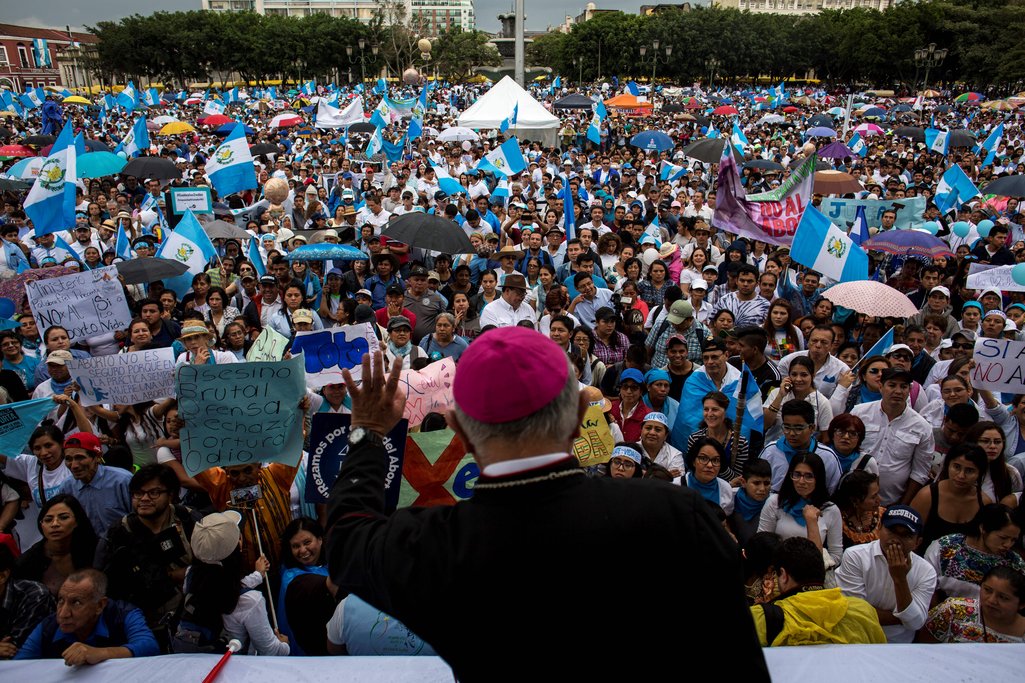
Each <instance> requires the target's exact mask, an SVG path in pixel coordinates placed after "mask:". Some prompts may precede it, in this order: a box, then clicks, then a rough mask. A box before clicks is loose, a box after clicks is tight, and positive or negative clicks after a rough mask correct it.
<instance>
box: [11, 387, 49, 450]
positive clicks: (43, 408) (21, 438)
mask: <svg viewBox="0 0 1025 683" xmlns="http://www.w3.org/2000/svg"><path fill="white" fill-rule="evenodd" d="M55 405H56V404H55V403H54V402H53V399H52V398H35V399H32V400H31V401H21V402H19V403H8V404H7V405H4V406H0V453H3V454H4V455H17V454H18V453H21V452H22V450H24V448H25V446H26V444H28V439H29V437H30V436H32V432H33V431H34V430H35V428H36V427H37V426H39V422H40V420H42V419H43V418H44V417H46V415H47V414H48V413H49V412H50V411H51V410H53V408H54V406H55Z"/></svg>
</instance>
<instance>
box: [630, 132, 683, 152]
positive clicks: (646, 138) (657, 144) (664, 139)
mask: <svg viewBox="0 0 1025 683" xmlns="http://www.w3.org/2000/svg"><path fill="white" fill-rule="evenodd" d="M630 144H631V145H633V146H634V147H639V148H641V149H643V150H645V151H648V152H665V151H666V150H670V149H672V148H673V139H672V138H671V137H669V136H668V135H666V134H665V133H663V132H662V131H659V130H646V131H644V132H643V133H638V134H637V135H635V136H633V138H632V139H631V140H630Z"/></svg>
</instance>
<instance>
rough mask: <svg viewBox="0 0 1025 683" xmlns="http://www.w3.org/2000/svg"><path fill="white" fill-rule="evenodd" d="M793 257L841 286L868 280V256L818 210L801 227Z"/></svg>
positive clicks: (806, 214) (810, 210)
mask: <svg viewBox="0 0 1025 683" xmlns="http://www.w3.org/2000/svg"><path fill="white" fill-rule="evenodd" d="M790 257H791V258H792V259H794V260H795V261H797V262H798V263H800V264H801V265H804V266H807V267H809V268H811V269H813V270H815V271H818V272H819V273H822V274H823V275H825V276H827V277H830V278H832V279H834V280H837V281H838V282H850V281H851V280H867V279H868V254H867V253H865V250H864V249H862V248H861V247H859V246H858V245H856V244H854V241H853V240H852V239H851V238H850V237H849V236H848V235H847V234H846V233H845V232H844V231H843V230H841V229H840V228H838V227H837V226H836V225H834V224H833V223H832V222H831V221H830V220H829V219H828V218H826V216H825V215H823V214H822V212H821V211H819V210H818V209H816V208H815V207H814V206H811V205H809V206H807V207H806V208H805V210H804V213H803V214H802V215H801V220H800V222H799V223H798V224H797V232H796V233H795V234H794V244H793V246H792V247H791V249H790Z"/></svg>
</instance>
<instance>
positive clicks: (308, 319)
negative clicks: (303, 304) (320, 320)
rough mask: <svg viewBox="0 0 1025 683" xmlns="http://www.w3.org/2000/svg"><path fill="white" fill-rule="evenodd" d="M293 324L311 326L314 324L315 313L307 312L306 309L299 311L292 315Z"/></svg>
mask: <svg viewBox="0 0 1025 683" xmlns="http://www.w3.org/2000/svg"><path fill="white" fill-rule="evenodd" d="M292 322H293V323H309V324H311V325H312V324H313V311H310V310H307V309H305V308H300V309H298V310H297V311H296V312H295V313H293V314H292Z"/></svg>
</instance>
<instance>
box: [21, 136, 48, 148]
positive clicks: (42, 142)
mask: <svg viewBox="0 0 1025 683" xmlns="http://www.w3.org/2000/svg"><path fill="white" fill-rule="evenodd" d="M56 141H57V138H55V137H54V136H52V135H29V136H28V137H27V138H25V139H24V140H22V142H23V143H24V144H26V145H29V146H31V147H46V146H47V145H52V144H53V143H54V142H56Z"/></svg>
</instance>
